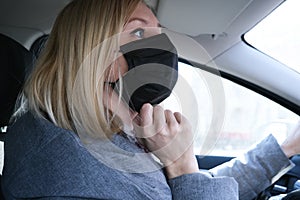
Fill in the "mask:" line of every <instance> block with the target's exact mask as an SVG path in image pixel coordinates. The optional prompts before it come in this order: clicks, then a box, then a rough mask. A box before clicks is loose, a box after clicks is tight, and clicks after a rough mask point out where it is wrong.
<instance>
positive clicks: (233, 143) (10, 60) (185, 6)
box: [0, 0, 300, 199]
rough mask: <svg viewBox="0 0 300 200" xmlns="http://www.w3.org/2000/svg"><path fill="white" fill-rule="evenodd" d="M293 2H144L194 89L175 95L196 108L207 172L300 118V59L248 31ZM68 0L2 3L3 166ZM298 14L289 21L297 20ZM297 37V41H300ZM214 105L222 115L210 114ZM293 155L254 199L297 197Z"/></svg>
mask: <svg viewBox="0 0 300 200" xmlns="http://www.w3.org/2000/svg"><path fill="white" fill-rule="evenodd" d="M292 1H294V2H295V1H297V0H272V1H261V0H226V1H224V0H185V1H182V0H146V2H147V4H149V6H151V8H153V10H154V11H155V13H156V15H157V18H158V19H159V21H160V23H161V24H162V26H163V27H165V28H166V32H167V34H169V36H170V38H171V40H172V41H173V42H174V44H175V46H176V47H177V48H178V52H179V57H180V66H179V72H180V73H181V72H182V77H183V79H184V80H186V82H187V83H188V84H189V86H190V87H192V89H191V91H190V92H191V94H192V96H193V98H191V97H190V96H189V97H188V99H187V97H185V96H188V95H186V93H185V92H186V91H179V92H178V94H177V96H178V98H179V99H181V104H187V105H189V106H188V107H185V106H184V105H181V107H182V109H186V111H185V110H184V112H189V111H190V110H191V109H192V110H196V112H193V113H191V114H187V115H189V116H190V118H191V119H192V122H193V124H195V126H196V130H197V131H199V133H200V134H199V136H197V138H196V140H197V141H196V142H195V146H196V147H195V150H196V152H197V155H196V156H197V159H198V162H199V166H200V168H201V169H202V170H207V169H211V168H213V167H215V166H217V165H219V164H221V163H224V162H226V161H229V160H231V159H232V158H234V157H236V156H239V155H240V154H241V153H243V152H244V151H246V150H247V149H248V148H250V147H251V146H253V145H254V144H256V143H257V142H258V141H260V140H261V139H262V138H263V137H265V136H266V135H267V134H270V133H272V134H274V135H275V136H276V138H277V139H278V141H282V140H284V138H285V137H286V136H287V135H288V134H289V132H290V131H291V130H292V129H293V127H294V126H295V125H296V124H297V122H298V121H299V119H300V117H299V115H300V92H299V89H298V88H299V85H300V62H299V59H298V63H297V64H298V65H297V67H298V70H297V69H294V68H291V67H289V66H287V64H286V63H284V62H282V61H280V60H278V59H277V58H274V57H272V56H270V55H269V54H267V53H266V52H264V51H262V50H261V49H259V48H258V47H256V46H255V45H254V44H252V43H251V42H250V40H248V39H247V34H248V32H251V30H252V29H253V28H254V27H256V26H257V25H258V24H260V22H262V21H264V19H267V18H268V16H270V15H272V13H274V12H275V11H276V10H277V9H279V8H280V7H282V6H284V5H285V4H288V3H289V2H292ZM69 2H70V0H27V1H19V0H1V2H0V59H1V61H2V62H1V63H2V64H1V68H0V71H1V72H0V77H1V79H0V93H1V98H0V127H1V133H0V140H1V142H0V151H1V155H0V165H1V166H0V167H1V168H3V165H5V163H3V159H4V156H5V155H4V147H5V134H6V133H5V132H6V130H7V126H8V125H9V124H10V121H9V119H10V117H11V116H12V115H13V113H14V109H15V103H16V101H17V98H18V94H19V92H20V90H21V88H22V86H23V84H24V81H25V80H26V77H27V76H28V74H29V73H30V71H31V69H32V67H34V62H35V61H36V59H37V58H38V57H39V54H40V53H41V51H42V49H43V46H44V45H45V44H46V42H47V38H48V36H49V34H50V32H51V28H52V25H53V23H54V20H55V18H56V16H57V14H58V13H59V11H60V10H61V9H62V8H63V7H64V6H65V5H66V4H68V3H69ZM298 5H299V7H298V8H297V9H298V10H299V9H300V4H298ZM179 16H180V17H179ZM296 19H297V18H293V19H291V20H292V21H291V22H292V23H294V24H295V26H296V23H297V22H296ZM293 20H294V21H293ZM299 30H300V29H299ZM285 31H286V33H288V32H289V30H285ZM297 42H298V43H297ZM274 43H275V44H276V41H275V40H273V44H274ZM294 43H295V44H296V45H298V46H300V40H299V39H298V41H295V42H294ZM282 48H284V47H282ZM282 48H281V49H282ZM298 50H299V49H298ZM285 51H287V50H286V49H285ZM212 82H213V84H212ZM218 84H219V85H218ZM203 87H206V89H203ZM178 90H180V87H179V86H178ZM250 96H251V97H250ZM252 96H253V97H252ZM175 99H176V98H175ZM191 99H192V100H191ZM212 99H217V100H220V101H221V102H222V103H215V102H214V101H212ZM172 101H176V100H174V97H173V99H172V97H170V99H168V101H166V102H164V105H165V106H166V107H168V106H170V107H172V105H173V103H172ZM191 102H196V103H191ZM169 104H170V105H169ZM171 104H172V105H171ZM175 104H176V103H175ZM195 104H197V108H195V107H194V106H193V105H195ZM179 107H180V106H179ZM174 109H177V107H176V106H175V108H174ZM200 110H201V113H200V112H198V111H200ZM202 111H204V112H202ZM212 111H213V112H214V113H217V114H216V115H214V114H208V113H211V112H212ZM219 117H221V118H222V120H221V121H222V122H221V123H220V125H219V126H218V128H217V129H216V130H217V131H218V134H216V135H215V136H211V137H210V136H208V135H207V134H204V132H205V133H207V132H209V130H210V129H211V127H212V124H214V119H215V118H219ZM200 119H201V120H200ZM207 130H208V131H207ZM202 133H203V134H202ZM291 160H292V161H293V162H294V163H295V165H296V166H295V167H294V168H293V169H292V170H290V171H289V172H287V173H286V174H285V175H283V176H282V177H281V178H280V179H279V180H277V181H276V182H274V183H273V185H272V186H270V187H269V188H267V189H266V190H265V191H264V192H263V193H261V194H260V195H259V196H258V197H257V199H267V197H268V198H270V197H271V196H277V195H286V194H291V196H293V197H294V198H295V196H296V198H297V193H295V192H293V191H297V190H298V189H300V156H294V157H292V158H291ZM274 162H276V160H274ZM291 192H293V193H291ZM299 196H300V195H299ZM299 196H298V198H299V199H300V197H299ZM293 197H291V199H292V198H293ZM2 198H3V197H2ZM2 198H1V196H0V199H2Z"/></svg>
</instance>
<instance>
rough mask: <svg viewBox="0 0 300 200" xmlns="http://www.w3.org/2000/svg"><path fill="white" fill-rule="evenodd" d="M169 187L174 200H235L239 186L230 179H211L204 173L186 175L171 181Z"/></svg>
mask: <svg viewBox="0 0 300 200" xmlns="http://www.w3.org/2000/svg"><path fill="white" fill-rule="evenodd" d="M168 182H169V186H170V188H171V192H172V199H174V200H177V199H178V200H181V199H185V200H190V199H191V200H192V199H199V200H201V199H203V200H207V199H209V200H220V199H222V200H235V199H238V186H237V183H236V181H235V180H234V179H233V178H230V177H211V176H208V175H206V174H204V173H201V172H199V173H194V174H185V175H182V176H179V177H176V178H173V179H170V180H169V181H168Z"/></svg>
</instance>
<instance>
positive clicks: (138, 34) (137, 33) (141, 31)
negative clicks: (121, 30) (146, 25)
mask: <svg viewBox="0 0 300 200" xmlns="http://www.w3.org/2000/svg"><path fill="white" fill-rule="evenodd" d="M144 33H145V30H144V29H141V28H138V29H135V30H134V31H132V32H131V33H130V34H131V35H133V36H135V37H137V38H139V39H143V38H144Z"/></svg>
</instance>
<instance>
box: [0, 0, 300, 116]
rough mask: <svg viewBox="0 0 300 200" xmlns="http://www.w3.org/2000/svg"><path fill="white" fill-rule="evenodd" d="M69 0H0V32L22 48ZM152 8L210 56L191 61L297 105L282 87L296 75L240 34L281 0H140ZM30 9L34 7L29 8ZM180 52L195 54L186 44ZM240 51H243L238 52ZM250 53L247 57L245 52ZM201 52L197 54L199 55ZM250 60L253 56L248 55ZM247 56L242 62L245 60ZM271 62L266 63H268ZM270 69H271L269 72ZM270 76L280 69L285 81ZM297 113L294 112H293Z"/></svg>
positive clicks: (163, 21) (47, 27)
mask: <svg viewBox="0 0 300 200" xmlns="http://www.w3.org/2000/svg"><path fill="white" fill-rule="evenodd" d="M69 1H70V0H26V1H20V0H0V32H2V33H4V34H7V35H10V36H11V37H13V38H14V39H16V40H17V41H19V42H20V43H22V44H23V45H24V46H25V47H26V48H30V45H31V44H32V43H33V42H34V40H35V39H37V38H38V37H39V36H41V35H43V34H45V33H49V32H50V30H51V27H52V24H53V21H54V19H55V17H56V15H57V14H58V12H59V11H60V10H61V9H62V8H63V7H64V6H65V5H66V4H67V3H68V2H69ZM145 1H146V2H147V3H148V4H150V5H151V7H153V8H154V10H156V12H157V17H158V19H159V20H160V22H161V24H162V25H163V26H165V27H167V28H169V29H171V30H174V31H176V32H179V33H182V34H186V35H188V36H190V38H193V40H194V41H196V42H197V43H198V44H199V45H201V47H202V48H203V49H205V51H207V53H208V54H209V57H210V59H204V60H203V59H197V58H188V59H191V60H193V61H195V62H197V63H200V64H204V65H209V66H211V64H212V63H214V64H216V65H217V66H218V67H219V68H220V69H221V70H223V71H225V72H227V73H230V74H233V75H235V76H238V77H241V78H243V79H245V80H246V81H249V82H252V83H255V84H257V85H260V86H262V87H264V88H266V89H268V90H269V91H271V92H273V93H275V94H278V95H280V96H282V97H283V98H285V99H287V100H289V101H290V102H292V103H294V104H296V105H298V106H299V105H300V94H298V93H297V92H295V91H296V90H295V89H293V88H291V87H288V86H290V85H295V84H296V85H300V80H299V75H298V74H297V73H295V72H293V71H286V67H285V66H283V65H282V64H281V63H279V62H277V61H275V60H272V59H270V58H269V57H268V56H266V55H264V54H261V53H260V52H257V51H256V53H257V55H255V57H251V56H254V52H253V51H255V50H254V49H253V48H251V47H250V46H248V45H246V44H245V43H244V42H243V41H242V35H243V34H244V33H246V32H247V31H248V30H250V29H251V28H252V27H253V26H255V24H257V23H258V22H259V21H260V20H262V19H263V18H264V17H266V16H267V15H268V14H269V13H270V12H272V10H274V9H275V8H276V7H278V6H279V5H280V4H281V3H282V2H284V0H265V1H262V0H184V1H183V0H145ZM32 10H34V12H33V11H32ZM186 49H187V50H186V51H187V52H185V55H187V57H188V55H193V54H195V52H193V51H194V49H193V48H190V50H189V47H188V46H187V48H186ZM242 52H244V54H242ZM249 56H250V57H249ZM200 57H201V56H200ZM252 59H253V60H252ZM246 60H247V61H251V62H250V63H245V61H246ZM270 64H272V65H270ZM274 69H275V71H274ZM262 73H267V74H272V73H274V74H273V75H271V77H273V78H274V76H279V75H281V74H286V75H287V76H289V77H292V78H289V80H288V81H289V83H288V84H286V83H285V82H284V81H282V82H281V81H275V80H273V79H272V78H266V77H265V76H262ZM299 113H300V111H299Z"/></svg>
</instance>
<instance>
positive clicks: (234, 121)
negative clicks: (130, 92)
mask: <svg viewBox="0 0 300 200" xmlns="http://www.w3.org/2000/svg"><path fill="white" fill-rule="evenodd" d="M182 71H184V73H183V72H182ZM201 73H202V72H200V69H196V68H194V67H192V66H190V65H187V64H184V63H180V64H179V74H180V75H181V76H182V77H183V79H184V80H185V81H186V82H188V83H189V86H190V87H191V88H192V89H191V90H193V92H192V93H194V94H193V95H194V97H193V98H195V100H194V102H192V100H191V99H189V98H187V96H188V97H191V96H192V95H191V94H186V95H184V94H183V96H181V97H180V94H174V95H175V96H176V97H177V98H175V97H172V96H171V97H170V98H169V99H167V101H166V102H164V105H165V104H167V105H169V106H170V107H168V106H165V107H167V108H170V109H171V110H173V111H177V110H178V109H179V111H182V112H183V113H184V110H180V106H178V105H177V107H176V106H174V105H176V103H174V102H175V101H176V99H177V100H178V99H180V103H179V104H181V105H182V104H189V105H190V110H189V111H188V112H187V113H188V115H189V113H191V112H196V111H195V109H196V110H197V112H198V116H197V119H198V120H196V123H195V119H190V120H191V121H194V124H192V125H193V126H198V128H195V130H196V131H197V136H196V137H195V141H194V147H195V153H196V154H198V155H199V154H200V155H213V156H233V157H235V156H239V155H240V154H242V153H244V152H245V151H247V150H248V149H249V148H251V147H252V146H253V145H254V144H256V143H258V142H259V141H261V140H262V139H263V138H265V137H266V136H268V135H269V134H273V135H274V136H275V138H276V139H277V140H278V142H279V143H281V142H283V140H284V139H285V138H286V137H287V135H288V134H289V132H291V130H292V129H293V128H294V126H295V125H296V124H297V122H298V121H299V116H298V115H297V114H295V113H293V112H292V111H290V110H288V109H286V108H285V107H283V106H281V105H279V104H277V103H276V102H274V101H272V100H270V99H268V98H266V97H264V96H262V95H260V94H258V93H256V92H254V91H252V90H249V89H247V88H245V87H243V86H240V85H238V84H236V83H234V82H232V81H229V80H227V79H224V78H221V77H219V79H220V82H221V83H222V88H223V92H224V99H220V100H219V101H223V102H221V103H222V104H223V105H222V106H224V110H223V111H220V112H224V115H220V116H221V117H220V118H222V119H219V120H218V121H221V122H222V126H221V128H220V129H219V130H218V132H217V133H214V134H215V135H214V136H213V137H212V138H213V142H210V143H209V144H208V145H210V146H209V147H206V148H204V149H205V151H203V146H205V145H207V144H205V141H206V142H207V138H209V137H210V135H208V134H212V133H211V132H209V131H207V130H208V129H209V126H213V124H211V122H212V119H211V118H213V117H215V116H213V115H212V113H211V112H212V111H213V109H211V108H212V107H213V106H214V105H212V103H211V101H210V100H211V91H209V86H207V83H205V80H203V79H201V75H198V76H197V74H201ZM211 76H216V75H211ZM202 82H203V83H202ZM180 84H181V83H180V81H178V85H180ZM176 87H180V86H177V85H176ZM203 88H206V89H207V91H205V89H203ZM175 91H176V90H175ZM185 99H189V100H188V101H187V102H185ZM195 104H197V105H198V106H197V108H196V106H195ZM206 104H207V106H204V105H206ZM199 113H200V114H199ZM184 114H185V113H184ZM189 117H190V118H195V116H189ZM217 117H218V116H217ZM205 131H206V132H205ZM203 142H204V143H203Z"/></svg>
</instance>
